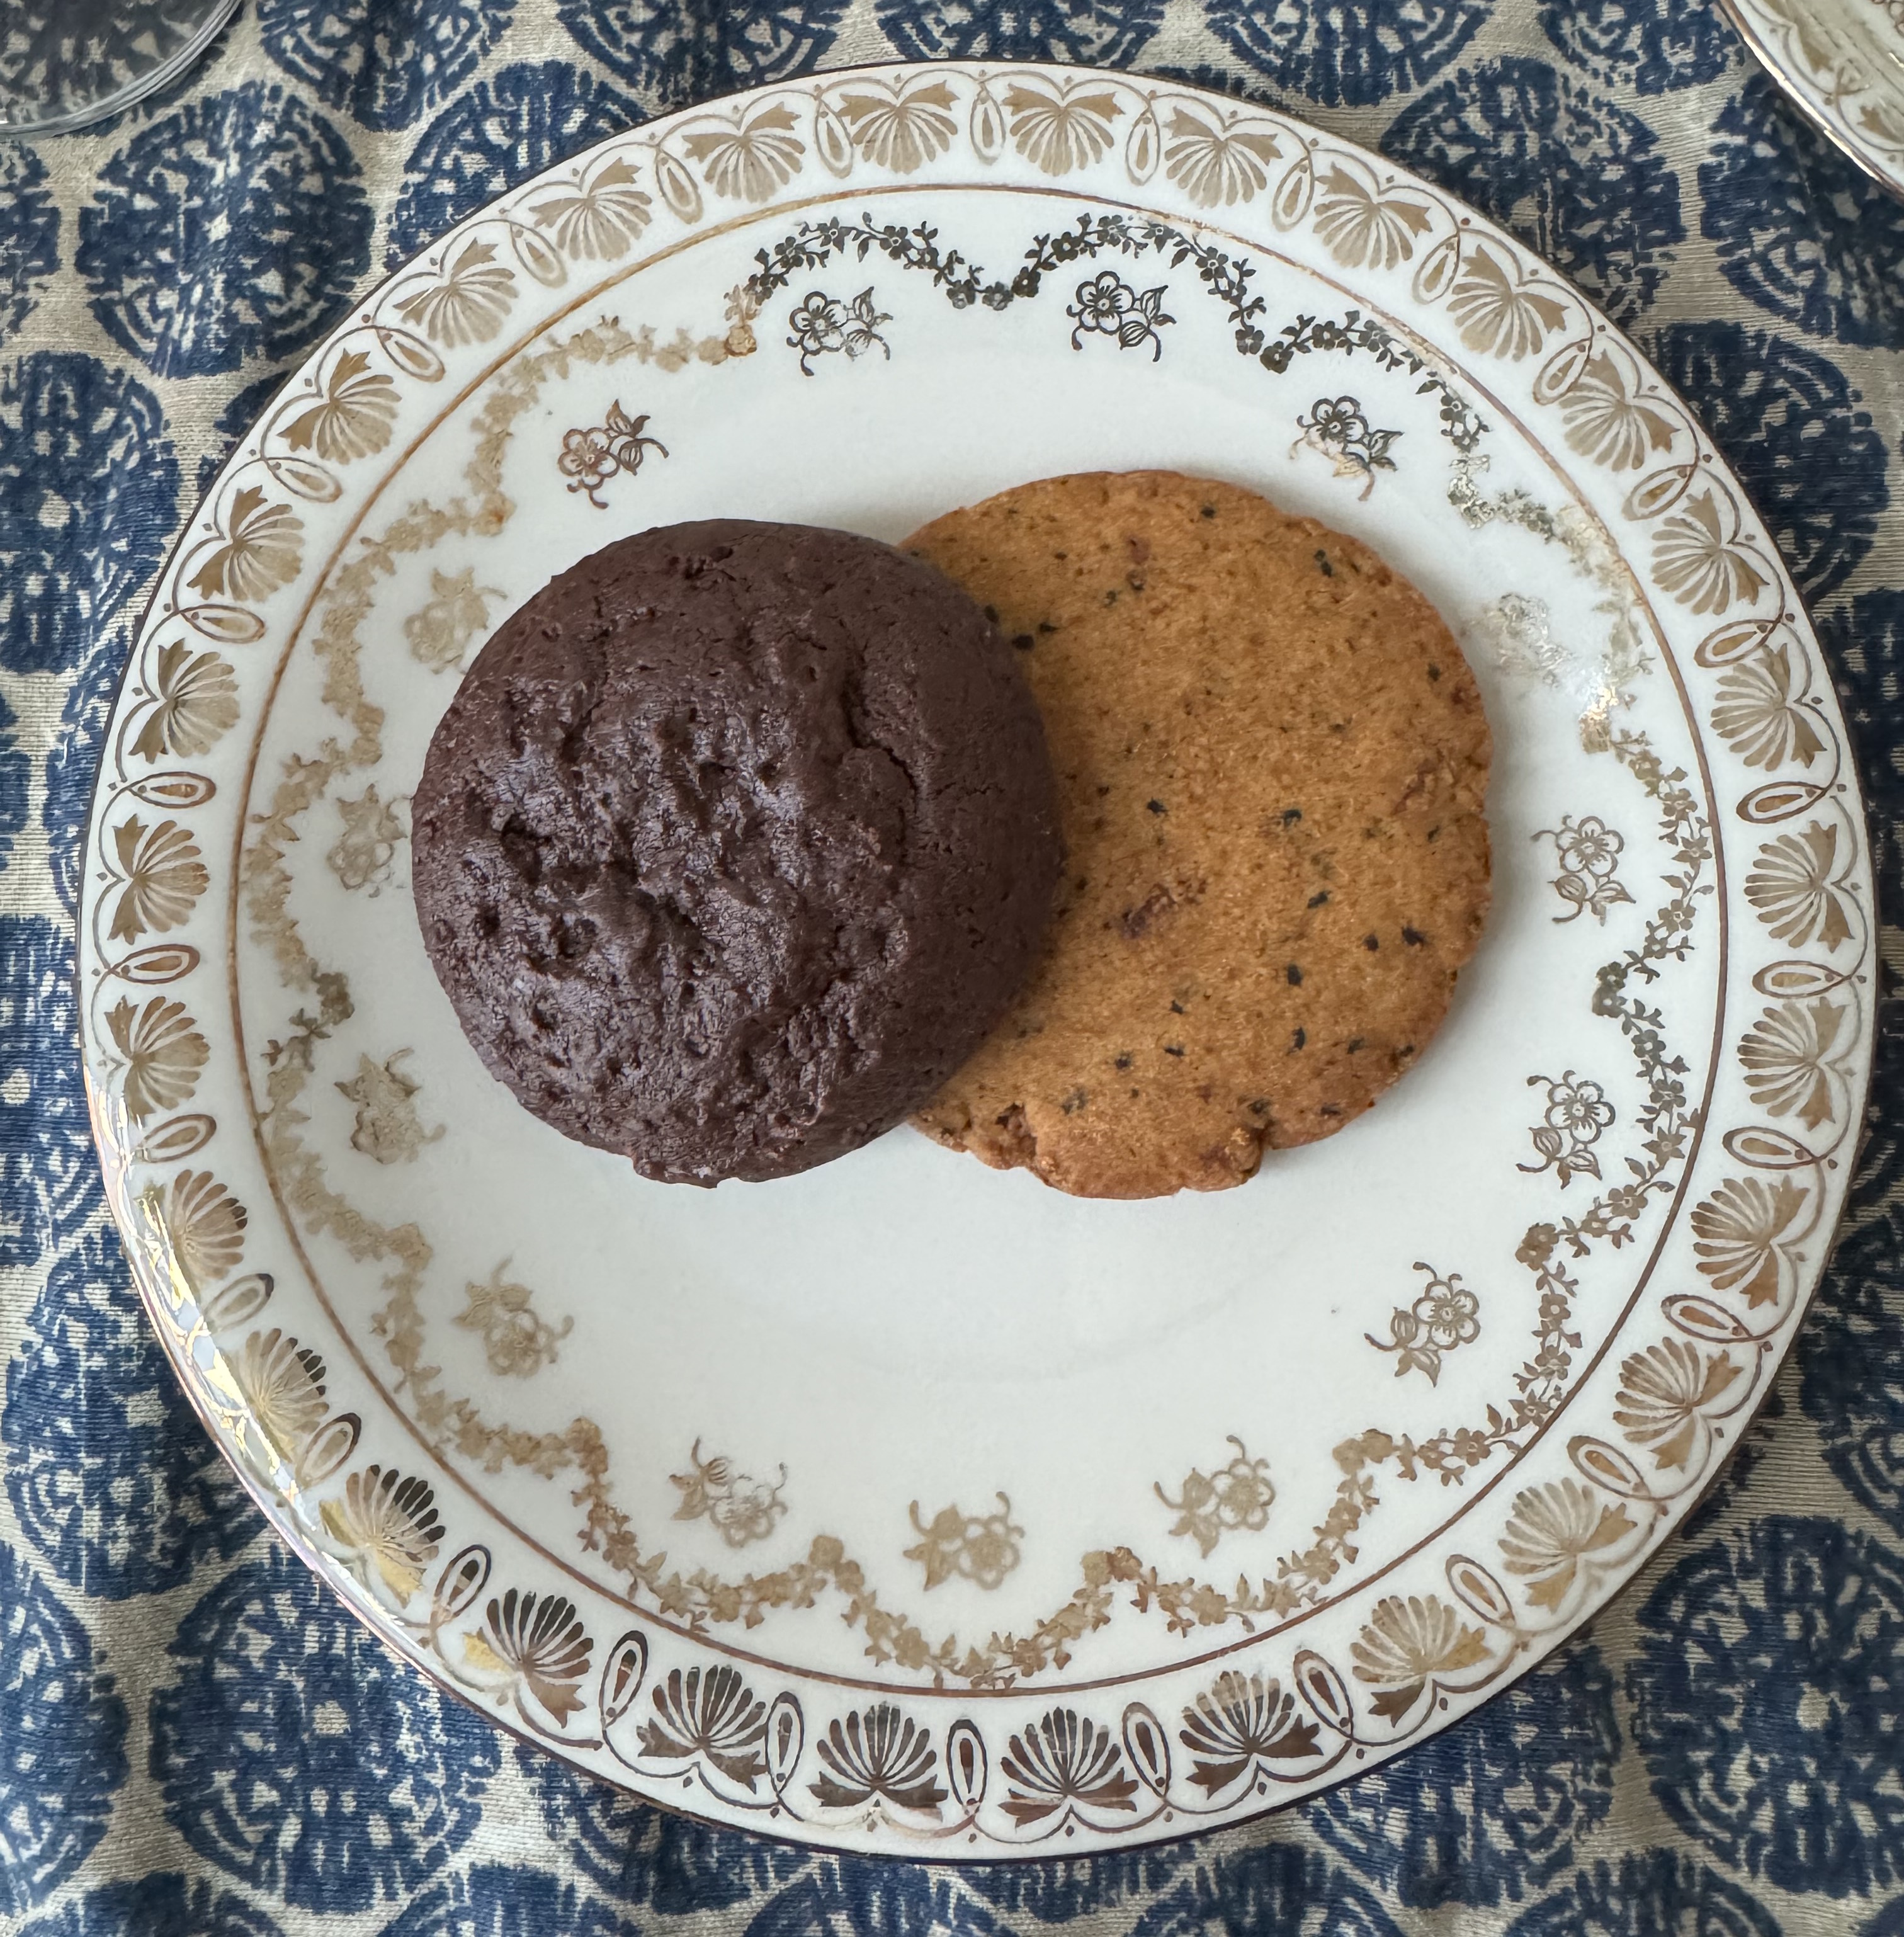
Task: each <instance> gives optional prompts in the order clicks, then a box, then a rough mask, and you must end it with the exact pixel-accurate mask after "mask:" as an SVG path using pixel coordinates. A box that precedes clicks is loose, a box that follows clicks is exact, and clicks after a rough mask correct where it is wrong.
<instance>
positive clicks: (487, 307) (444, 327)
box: [396, 240, 516, 350]
mask: <svg viewBox="0 0 1904 1937" xmlns="http://www.w3.org/2000/svg"><path fill="white" fill-rule="evenodd" d="M515 300H516V277H515V273H514V271H513V270H511V269H510V268H508V266H507V265H505V264H503V263H501V262H498V261H497V260H496V245H495V244H494V243H493V242H484V241H480V240H478V241H469V242H465V244H463V246H462V250H461V252H460V253H459V254H458V256H457V257H456V260H455V261H454V262H452V263H451V264H450V266H449V268H448V269H447V270H446V271H444V276H443V279H442V280H441V282H435V283H426V285H425V286H423V288H422V289H418V290H417V291H415V292H414V293H413V294H411V295H410V296H405V298H404V299H403V300H402V302H400V303H399V304H398V305H396V313H397V314H398V315H399V316H400V317H402V318H403V319H404V320H405V321H406V322H408V323H414V324H415V325H416V326H417V328H418V329H420V330H421V331H422V332H423V334H424V335H426V336H427V337H428V338H429V340H430V341H431V342H432V343H438V344H441V345H442V346H443V347H444V349H446V350H456V349H460V348H461V347H462V346H463V345H464V344H468V343H487V342H489V341H490V340H491V339H492V338H493V337H494V336H495V335H496V332H497V331H498V330H499V329H501V328H502V320H503V318H504V317H506V316H507V315H508V314H509V311H510V307H511V305H512V304H513V303H514V302H515Z"/></svg>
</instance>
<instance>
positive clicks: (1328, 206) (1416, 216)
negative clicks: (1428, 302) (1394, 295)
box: [1316, 164, 1432, 269]
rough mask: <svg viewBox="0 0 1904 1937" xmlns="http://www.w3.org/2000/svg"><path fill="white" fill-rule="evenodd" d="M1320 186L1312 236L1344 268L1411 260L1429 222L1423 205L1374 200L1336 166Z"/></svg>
mask: <svg viewBox="0 0 1904 1937" xmlns="http://www.w3.org/2000/svg"><path fill="white" fill-rule="evenodd" d="M1322 186H1323V192H1322V199H1321V201H1320V203H1319V204H1318V205H1317V209H1316V233H1317V235H1319V236H1320V237H1321V238H1322V239H1323V241H1324V242H1326V243H1327V244H1328V245H1329V253H1330V254H1331V255H1332V256H1334V257H1335V259H1336V261H1337V262H1340V263H1341V264H1342V266H1343V267H1344V268H1348V269H1360V268H1364V267H1366V268H1372V269H1392V268H1394V267H1395V265H1396V264H1397V263H1398V262H1407V261H1408V259H1409V258H1410V257H1411V256H1413V255H1414V241H1415V238H1416V237H1417V235H1423V234H1425V233H1426V231H1427V229H1428V226H1429V223H1430V220H1431V219H1432V218H1431V217H1430V214H1429V212H1428V205H1427V204H1426V202H1417V201H1416V200H1414V199H1413V197H1411V196H1405V195H1393V196H1383V195H1381V194H1378V193H1377V192H1375V191H1374V190H1372V189H1368V188H1365V187H1364V186H1363V184H1362V183H1360V181H1359V180H1357V178H1356V177H1354V175H1352V174H1350V173H1349V171H1348V170H1347V169H1346V168H1343V167H1342V166H1341V165H1339V164H1338V165H1336V166H1335V167H1332V168H1330V170H1329V173H1328V174H1326V176H1325V177H1323V185H1322Z"/></svg>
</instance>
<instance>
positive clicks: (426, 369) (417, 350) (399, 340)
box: [374, 323, 444, 383]
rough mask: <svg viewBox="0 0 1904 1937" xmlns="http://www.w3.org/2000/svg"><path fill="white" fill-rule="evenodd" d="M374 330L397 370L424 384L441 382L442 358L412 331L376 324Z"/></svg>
mask: <svg viewBox="0 0 1904 1937" xmlns="http://www.w3.org/2000/svg"><path fill="white" fill-rule="evenodd" d="M374 328H375V329H376V332H377V341H378V342H379V343H380V344H382V345H383V346H384V353H385V354H386V355H387V356H388V357H389V358H390V361H391V362H393V363H394V364H395V365H396V366H397V368H399V370H402V371H406V372H407V373H408V374H409V375H411V376H412V377H416V378H417V380H419V381H420V382H422V383H441V381H442V380H443V374H444V365H443V359H442V358H441V357H440V356H438V355H437V353H436V352H435V350H432V348H431V347H429V344H427V343H426V342H425V341H423V338H421V337H420V336H419V335H417V334H416V332H414V330H408V329H398V328H396V326H394V325H393V324H390V323H377V324H376V325H375V326H374Z"/></svg>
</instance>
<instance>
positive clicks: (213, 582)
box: [188, 484, 304, 599]
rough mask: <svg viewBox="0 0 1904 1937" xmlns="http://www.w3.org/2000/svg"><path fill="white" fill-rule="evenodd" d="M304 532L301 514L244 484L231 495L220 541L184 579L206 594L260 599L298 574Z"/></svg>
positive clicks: (206, 596) (194, 589)
mask: <svg viewBox="0 0 1904 1937" xmlns="http://www.w3.org/2000/svg"><path fill="white" fill-rule="evenodd" d="M303 533H304V520H302V518H300V517H299V516H298V514H296V512H295V511H293V510H292V509H291V508H290V506H289V505H274V504H271V503H270V502H268V501H267V499H265V494H264V492H263V491H262V489H260V487H258V486H257V485H256V484H247V485H246V486H245V487H244V489H243V490H241V491H240V492H239V493H238V495H237V496H236V497H235V498H234V499H232V517H231V523H230V525H229V526H228V527H227V534H226V539H225V542H224V543H223V544H221V545H220V546H218V547H217V548H216V549H215V550H214V551H213V552H212V553H211V556H209V557H208V558H207V559H206V560H205V562H204V564H202V565H200V566H199V568H198V570H197V571H195V572H194V573H193V574H192V577H191V578H190V580H189V581H188V582H189V584H190V585H191V587H192V589H193V591H195V592H197V593H201V594H202V596H204V597H205V598H207V599H218V598H225V597H229V598H232V599H262V598H264V597H265V596H267V595H268V594H269V593H273V592H275V591H276V590H277V588H278V587H280V585H288V584H290V582H291V580H293V579H294V578H295V577H297V575H298V567H299V565H300V564H301V563H302V562H303V559H304V538H303Z"/></svg>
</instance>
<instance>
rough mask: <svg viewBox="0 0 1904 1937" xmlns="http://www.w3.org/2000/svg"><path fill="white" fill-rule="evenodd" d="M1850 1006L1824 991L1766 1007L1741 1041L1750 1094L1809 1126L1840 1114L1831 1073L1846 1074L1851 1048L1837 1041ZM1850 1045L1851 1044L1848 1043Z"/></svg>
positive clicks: (1761, 1104) (1770, 1110) (1774, 1112)
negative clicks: (1832, 999) (1807, 999)
mask: <svg viewBox="0 0 1904 1937" xmlns="http://www.w3.org/2000/svg"><path fill="white" fill-rule="evenodd" d="M1846 1013H1847V1006H1846V1005H1845V1004H1844V1003H1842V1002H1830V1001H1828V1000H1827V999H1826V998H1825V997H1824V996H1818V997H1817V998H1816V999H1815V1000H1813V1001H1812V1002H1780V1003H1778V1005H1776V1006H1775V1007H1772V1008H1768V1009H1766V1011H1765V1013H1764V1014H1763V1015H1762V1016H1760V1018H1759V1020H1757V1022H1756V1023H1754V1025H1753V1026H1752V1027H1751V1029H1749V1030H1748V1031H1747V1032H1746V1034H1745V1038H1744V1039H1743V1041H1741V1042H1740V1044H1739V1061H1740V1062H1742V1063H1743V1064H1744V1065H1745V1082H1746V1086H1747V1087H1748V1089H1750V1090H1751V1093H1752V1100H1753V1101H1754V1102H1755V1103H1757V1105H1759V1107H1760V1108H1761V1109H1763V1110H1764V1111H1767V1112H1768V1113H1769V1114H1771V1115H1772V1116H1775V1117H1784V1116H1790V1115H1793V1114H1796V1116H1797V1117H1799V1119H1800V1120H1802V1122H1803V1123H1804V1125H1805V1128H1806V1129H1808V1130H1815V1129H1817V1128H1818V1126H1819V1125H1820V1124H1821V1123H1824V1122H1826V1121H1827V1120H1829V1119H1830V1117H1834V1116H1836V1114H1837V1105H1836V1103H1835V1102H1834V1101H1833V1092H1832V1078H1833V1077H1834V1076H1836V1077H1838V1078H1841V1079H1842V1076H1843V1073H1844V1059H1845V1054H1846V1053H1847V1051H1846V1050H1845V1049H1840V1050H1839V1051H1838V1053H1836V1055H1833V1053H1832V1050H1833V1045H1834V1044H1836V1042H1837V1041H1838V1036H1839V1031H1840V1030H1841V1029H1842V1028H1843V1026H1844V1023H1845V1014H1846ZM1847 1047H1848V1046H1847Z"/></svg>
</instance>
